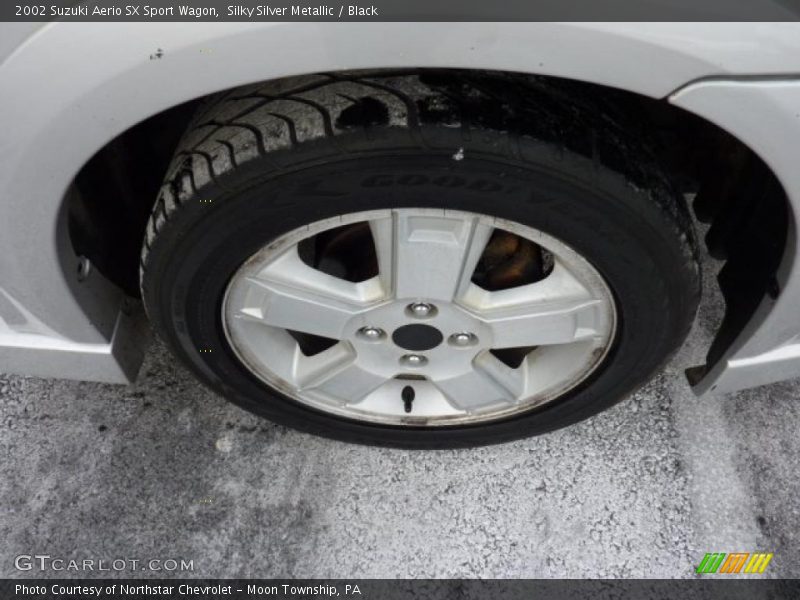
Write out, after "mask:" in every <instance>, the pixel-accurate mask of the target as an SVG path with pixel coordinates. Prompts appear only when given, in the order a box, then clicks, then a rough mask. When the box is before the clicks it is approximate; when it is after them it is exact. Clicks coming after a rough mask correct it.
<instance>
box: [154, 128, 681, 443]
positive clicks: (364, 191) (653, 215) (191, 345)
mask: <svg viewBox="0 0 800 600" xmlns="http://www.w3.org/2000/svg"><path fill="white" fill-rule="evenodd" d="M398 145H399V144H398ZM532 158H533V159H534V160H532ZM200 200H206V201H205V202H201V201H200ZM209 200H210V201H209ZM190 202H191V204H190V205H187V206H184V207H181V211H180V218H179V219H174V220H173V221H170V222H167V223H165V225H164V230H163V231H161V232H159V236H158V238H157V239H156V241H155V243H154V244H153V246H152V247H151V248H150V253H149V257H148V265H147V266H148V268H147V270H146V271H145V280H144V283H143V290H144V296H145V303H146V305H147V306H148V307H149V309H148V310H149V313H150V315H151V317H152V318H153V320H154V322H155V325H156V328H157V330H158V331H159V332H160V333H161V335H162V336H164V337H166V338H167V340H168V341H169V343H170V344H171V345H172V346H173V348H175V349H176V350H177V352H178V353H179V355H180V356H181V357H182V358H183V359H184V360H185V361H186V362H187V363H188V364H189V365H190V366H191V367H192V369H193V370H194V371H195V372H196V373H197V374H198V375H200V377H201V378H202V379H203V380H204V381H205V382H207V383H208V384H209V385H211V386H212V387H213V388H214V389H215V390H217V391H219V392H220V393H222V394H223V395H225V396H227V397H228V398H229V399H230V400H232V401H233V402H235V403H236V404H238V405H240V406H242V407H244V408H246V409H248V410H251V411H253V412H255V413H258V414H260V415H263V416H265V417H267V418H269V419H271V420H274V421H276V422H279V423H282V424H285V425H288V426H291V427H294V428H298V429H301V430H305V431H309V432H313V433H316V434H320V435H324V436H327V437H333V438H336V439H341V440H347V441H354V442H363V443H370V444H381V445H392V446H406V447H426V448H436V447H454V446H474V445H480V444H486V443H493V442H500V441H505V440H510V439H515V438H519V437H524V436H529V435H532V434H536V433H543V432H546V431H549V430H552V429H555V428H558V427H562V426H565V425H568V424H571V423H574V422H576V421H579V420H581V419H584V418H586V417H588V416H591V415H592V414H595V413H597V412H599V411H601V410H603V409H604V408H607V407H608V406H610V405H612V404H614V403H615V402H617V401H619V400H620V399H622V398H623V397H624V396H625V395H626V394H627V393H629V392H630V391H631V390H632V389H634V388H635V387H636V386H637V385H638V384H640V383H641V382H642V381H645V380H646V379H647V378H648V377H649V376H650V375H651V374H652V373H653V371H654V370H655V369H657V368H658V367H659V366H660V365H661V364H662V362H663V361H664V360H665V358H666V357H667V356H668V355H669V354H670V353H671V352H672V351H673V350H674V349H675V347H676V346H677V345H678V344H679V343H680V341H681V340H682V338H683V335H685V332H686V330H687V326H688V325H687V323H686V320H687V305H688V304H687V299H686V297H687V294H689V295H690V292H691V291H692V290H691V289H690V288H691V287H692V286H693V285H695V284H696V282H693V281H691V280H690V277H689V276H688V275H687V269H686V266H685V264H684V263H685V257H684V256H683V254H682V248H681V245H680V243H679V240H677V239H675V237H676V236H675V235H673V230H674V224H673V223H671V222H670V221H669V219H668V218H667V217H666V216H665V215H664V212H663V210H660V209H659V207H658V206H657V204H656V203H655V202H653V201H652V199H651V198H648V197H647V195H646V193H643V192H642V191H640V190H636V189H634V188H632V187H631V186H630V185H629V184H628V183H627V182H626V181H625V179H624V178H623V177H621V176H618V175H616V174H614V173H613V172H611V171H609V170H607V169H598V168H597V165H595V164H593V163H592V162H591V161H589V160H586V159H584V158H582V157H579V156H573V155H566V156H565V155H564V154H563V153H553V152H552V151H550V150H548V149H547V148H544V147H539V146H538V145H536V146H534V147H532V148H529V149H528V151H527V156H526V160H525V161H524V162H523V161H517V160H514V159H511V158H509V157H508V156H503V157H498V156H497V154H496V153H494V152H486V151H482V150H480V149H478V150H474V151H470V152H467V154H466V157H465V158H464V159H463V160H454V159H453V157H452V155H451V154H450V153H446V154H445V153H442V152H438V151H433V150H432V151H429V152H424V151H419V150H417V151H416V152H414V153H409V152H406V151H404V150H403V149H402V148H401V149H400V150H394V151H393V150H387V149H386V148H381V149H379V150H375V151H371V152H370V151H359V152H352V153H349V154H346V155H343V156H342V155H340V156H336V157H333V156H330V155H328V156H324V157H320V156H316V155H315V154H314V152H310V153H309V156H307V157H305V160H297V161H296V164H295V168H293V169H287V168H282V169H275V168H274V163H272V162H271V163H270V164H266V161H265V160H264V159H256V160H253V161H251V162H250V163H247V164H245V165H243V166H242V167H240V168H238V169H236V170H233V171H232V172H230V173H228V174H227V175H226V176H225V177H223V178H220V179H219V180H218V181H216V182H214V183H213V184H211V185H209V186H207V187H206V188H204V189H203V190H202V198H200V197H197V198H193V199H192V200H191V201H190ZM386 208H442V209H453V210H459V211H469V212H475V213H482V214H488V215H491V216H495V217H498V218H501V219H509V220H511V221H515V222H518V223H521V224H524V225H527V226H529V227H533V228H535V229H539V230H541V231H544V232H545V233H547V234H549V235H551V236H553V237H555V238H557V239H559V240H560V241H562V242H563V243H565V244H566V245H568V246H570V247H572V248H573V249H574V250H576V251H577V252H578V253H579V254H581V255H582V256H583V257H584V258H586V259H587V260H588V261H589V262H590V263H591V264H592V265H593V266H594V268H595V269H596V270H597V271H598V272H599V273H600V274H601V275H602V276H603V278H604V279H605V281H606V283H607V284H608V285H609V287H610V289H611V290H612V292H613V294H614V296H615V300H616V304H617V317H618V323H617V337H616V340H615V341H614V345H613V348H612V350H611V351H610V352H609V354H608V356H607V358H606V360H605V361H604V363H603V365H601V366H600V367H599V368H598V369H597V370H596V371H595V372H594V373H593V374H592V376H591V377H590V378H588V379H587V380H586V381H584V382H583V383H582V384H581V385H580V386H579V387H577V388H575V389H573V390H571V391H569V392H568V393H567V394H566V395H564V396H562V397H561V398H559V399H557V400H555V401H553V402H550V403H548V404H546V405H544V406H543V407H541V408H538V409H534V410H532V411H530V412H527V413H523V414H520V415H516V416H514V417H512V418H508V419H504V420H499V421H494V422H489V423H483V424H479V425H469V426H458V427H436V428H410V427H392V426H384V425H375V424H367V423H360V422H357V421H354V420H349V419H345V418H342V417H339V416H334V415H331V414H327V413H323V412H321V411H318V410H315V409H313V408H311V407H308V406H306V405H304V404H301V403H300V402H297V401H295V400H292V399H290V398H287V397H285V396H283V395H282V394H280V393H278V392H277V391H276V390H274V389H271V388H268V386H266V385H265V384H264V383H263V382H261V381H260V380H258V379H257V378H256V377H255V376H254V375H252V374H251V373H250V372H249V371H248V370H247V369H246V368H245V367H244V366H242V365H241V364H240V363H239V361H238V360H237V359H236V357H235V355H234V353H233V351H232V350H231V348H230V347H229V345H228V343H227V341H226V339H225V335H224V331H223V328H222V324H221V313H222V309H221V303H222V297H223V296H224V291H225V289H226V287H227V284H228V281H229V280H230V278H231V276H232V275H233V273H234V272H235V271H236V270H237V269H238V268H239V266H241V264H242V263H243V262H244V261H245V260H247V259H248V258H249V257H250V256H251V255H253V254H254V253H255V252H257V251H258V250H259V249H260V248H262V247H263V246H265V245H267V244H269V243H270V242H271V241H272V240H275V239H276V238H278V237H280V236H281V235H283V234H285V233H287V232H289V231H291V230H294V229H296V228H298V227H301V226H303V225H305V224H308V223H311V222H315V221H319V220H322V219H326V218H329V217H335V216H338V215H341V214H345V213H352V212H360V211H367V210H378V209H386Z"/></svg>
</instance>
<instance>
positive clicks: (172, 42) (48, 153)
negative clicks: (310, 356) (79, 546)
mask: <svg viewBox="0 0 800 600" xmlns="http://www.w3.org/2000/svg"><path fill="white" fill-rule="evenodd" d="M6 26H7V25H6V24H2V25H0V31H5V29H4V28H5V27H6ZM16 31H17V35H18V32H19V31H20V30H19V29H17V30H16ZM3 37H4V36H3V35H0V38H3ZM310 41H313V43H309V42H310ZM365 48H369V49H370V51H369V52H365V51H364V49H365ZM590 49H591V50H590ZM756 49H757V50H756ZM789 49H795V50H789ZM2 51H5V52H9V51H10V54H8V55H7V56H5V58H4V59H3V55H0V60H3V62H2V64H0V107H2V111H0V131H2V132H3V135H2V136H0V156H2V157H3V160H2V161H0V213H1V214H2V215H3V218H2V219H0V292H2V293H0V370H3V371H21V372H25V373H29V374H36V375H41V376H57V377H70V378H75V379H96V380H103V381H119V382H122V381H127V380H129V379H131V378H132V377H133V376H134V375H135V372H136V370H137V368H138V363H139V361H140V360H141V355H142V344H143V342H142V341H141V338H140V335H139V332H141V331H142V329H143V328H144V327H143V324H142V322H141V321H140V320H137V319H136V318H135V316H134V315H131V314H129V313H131V311H130V310H129V309H127V308H125V307H124V298H123V297H122V295H121V293H120V292H119V291H118V290H116V289H115V288H114V287H113V286H111V285H110V284H109V283H108V282H106V281H104V280H103V278H102V277H101V276H100V275H99V274H98V273H96V272H89V273H88V274H87V273H83V272H80V271H81V269H79V268H78V265H79V261H78V258H77V257H76V256H74V254H73V253H72V250H71V247H70V244H69V241H68V240H67V234H66V226H65V218H64V214H63V206H64V200H65V197H66V194H68V193H69V191H70V184H71V182H72V180H73V178H74V176H75V174H76V173H77V172H78V171H79V170H80V168H81V167H82V166H83V164H85V162H86V161H87V160H88V159H89V158H90V157H91V156H92V155H93V154H94V153H95V152H96V151H97V150H99V149H100V148H102V147H103V145H105V144H106V143H107V142H108V141H109V140H111V139H112V138H113V137H115V136H116V135H118V134H119V133H121V132H123V131H125V130H126V129H127V128H129V127H131V126H132V125H134V124H135V123H137V122H139V121H141V120H143V119H146V118H147V117H149V116H151V115H153V114H156V113H158V112H160V111H162V110H164V109H166V108H168V107H171V106H174V105H177V104H179V103H181V102H184V101H186V100H189V99H193V98H197V97H199V96H202V95H205V94H208V93H211V92H215V91H219V90H222V89H226V88H230V87H234V86H238V85H243V84H246V83H250V82H254V81H260V80H267V79H273V78H279V77H285V76H289V75H298V74H304V73H311V72H317V71H331V70H340V69H345V68H346V69H359V68H385V67H404V66H409V65H413V66H425V67H451V68H452V67H456V68H457V67H462V68H485V69H496V70H506V71H521V72H528V73H537V74H543V75H555V76H560V77H568V78H572V79H577V80H583V81H587V82H592V83H598V84H603V85H608V86H612V87H617V88H621V89H625V90H629V91H633V92H637V93H640V94H643V95H647V96H651V97H657V98H663V97H666V96H668V95H669V94H670V93H671V92H672V91H674V90H676V89H678V88H681V87H682V86H684V85H686V84H687V83H689V82H691V81H693V80H697V79H700V78H704V77H709V76H717V77H723V76H726V77H732V76H739V75H745V76H752V75H764V74H767V75H773V74H786V73H789V74H791V73H798V72H800V38H799V37H798V36H797V29H796V27H795V26H794V25H793V24H789V23H787V24H770V25H769V26H768V27H765V26H760V25H758V24H735V23H729V24H708V23H705V24H688V23H687V24H683V23H675V24H667V23H656V24H642V23H628V24H625V23H617V24H602V23H588V24H580V23H562V24H555V23H194V24H192V26H191V27H187V26H186V25H185V24H181V23H104V24H103V26H102V27H97V26H92V25H90V24H81V23H50V24H47V25H45V26H44V27H41V28H39V29H38V30H37V31H36V32H35V33H33V35H30V37H28V38H27V39H26V40H25V41H24V42H22V43H20V44H19V45H17V46H16V47H15V49H13V51H12V50H11V48H9V47H8V46H7V45H6V44H5V43H0V52H2ZM41 82H47V85H46V86H43V85H40V84H41ZM43 90H46V93H45V91H43ZM688 108H689V109H690V110H691V106H688ZM752 112H753V113H754V114H752V115H751V117H750V118H751V119H755V120H759V117H758V116H757V115H756V114H755V113H757V112H758V111H755V110H754V111H752ZM707 118H708V117H707ZM723 126H724V125H723ZM773 133H774V135H776V136H782V135H785V133H784V132H783V131H774V132H773ZM740 139H742V138H740ZM742 141H744V142H745V143H747V139H742ZM790 196H792V199H793V202H798V194H796V193H795V194H792V193H790ZM109 201H113V199H109Z"/></svg>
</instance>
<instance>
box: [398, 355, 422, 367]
mask: <svg viewBox="0 0 800 600" xmlns="http://www.w3.org/2000/svg"><path fill="white" fill-rule="evenodd" d="M400 364H401V365H403V366H406V367H412V368H413V367H423V366H425V365H426V364H428V359H427V358H425V357H424V356H422V355H421V354H405V355H403V356H401V357H400Z"/></svg>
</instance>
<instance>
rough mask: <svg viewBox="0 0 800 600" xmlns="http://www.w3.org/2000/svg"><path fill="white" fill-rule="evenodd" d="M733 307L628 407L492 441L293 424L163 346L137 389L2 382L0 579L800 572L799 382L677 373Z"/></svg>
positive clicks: (712, 314) (711, 317) (708, 310)
mask: <svg viewBox="0 0 800 600" xmlns="http://www.w3.org/2000/svg"><path fill="white" fill-rule="evenodd" d="M715 268H716V265H715V264H713V263H709V264H708V265H706V271H707V276H708V277H707V282H709V283H710V279H711V276H712V274H713V271H714V269H715ZM709 291H710V292H712V291H713V288H711V287H710V286H709ZM720 311H721V307H720V302H719V300H718V299H717V298H716V297H715V296H714V295H713V293H709V295H708V296H707V300H706V301H705V303H704V306H703V308H702V309H701V312H700V316H699V318H698V321H697V323H696V325H695V328H694V331H693V332H692V334H691V336H690V339H689V340H688V342H687V345H686V347H685V348H684V349H683V350H682V351H681V353H680V354H679V355H678V356H676V357H675V359H674V360H673V361H672V363H671V364H670V366H669V367H668V368H667V369H666V370H665V371H664V372H663V373H662V374H661V375H659V376H658V377H657V378H656V379H655V380H653V381H652V382H651V383H650V384H649V385H647V386H646V387H645V388H644V389H642V390H641V391H640V392H638V393H637V394H635V395H634V396H633V397H631V398H630V399H628V400H627V401H625V402H624V403H622V404H620V405H618V406H617V407H615V408H614V409H612V410H610V411H607V412H606V413H604V414H601V415H599V416H597V417H595V418H594V419H591V420H590V421H587V422H584V423H581V424H579V425H577V426H574V427H572V428H570V429H567V430H562V431H558V432H555V433H552V434H549V435H545V436H542V437H538V438H534V439H528V440H525V441H520V442H515V443H510V444H505V445H502V446H495V447H489V448H481V449H477V450H459V451H440V452H410V451H398V450H390V449H374V448H365V447H361V446H351V445H347V444H343V443H337V442H331V441H327V440H323V439H317V438H314V437H311V436H308V435H305V434H299V433H295V432H293V431H288V430H286V429H284V428H281V427H277V426H274V425H272V424H270V423H268V422H264V421H260V420H259V419H257V418H255V417H253V416H251V415H250V414H248V413H245V412H244V411H242V410H240V409H238V408H235V407H233V406H230V405H228V404H227V403H226V402H225V401H224V400H222V399H221V398H218V397H216V396H215V395H213V394H211V393H210V392H208V391H206V390H205V389H204V388H203V387H202V386H201V385H199V384H198V383H196V382H195V381H194V380H193V379H192V377H191V376H190V375H189V374H188V372H187V371H186V370H185V369H183V368H182V367H181V366H179V365H177V364H176V363H175V361H174V360H173V359H172V358H171V357H170V355H169V353H168V352H167V350H166V349H165V348H164V347H163V346H162V345H159V344H157V345H155V346H154V347H153V348H152V349H151V351H150V352H149V355H148V358H147V360H146V364H145V366H144V368H143V370H142V374H141V377H140V379H139V382H138V383H137V384H136V385H134V386H132V387H127V388H126V387H116V386H108V385H99V384H90V383H74V382H65V381H45V380H38V379H32V378H23V377H11V376H0V457H2V460H1V461H0V540H3V542H2V544H0V577H13V576H18V575H37V576H58V575H61V576H63V575H76V573H68V572H60V573H57V572H52V571H49V572H45V573H39V572H37V571H32V572H28V573H20V572H19V571H17V570H16V569H15V568H14V557H16V556H17V555H20V554H36V553H38V554H49V555H51V556H53V557H61V558H66V559H71V558H72V559H84V558H88V559H94V560H98V559H103V560H106V561H108V562H110V561H111V560H114V559H119V558H128V559H131V558H135V559H151V558H156V559H162V560H163V559H168V558H177V559H181V558H182V559H184V560H192V561H193V565H194V571H193V572H192V573H188V574H190V575H192V576H195V577H233V576H249V577H255V576H258V577H409V576H410V577H477V576H480V577H486V578H488V577H691V576H693V573H694V568H695V566H696V565H697V563H698V562H699V561H700V559H701V558H702V556H703V554H704V553H705V552H712V551H720V552H748V551H769V552H774V553H775V557H774V559H773V560H772V563H771V565H770V566H769V568H768V570H767V575H769V576H773V577H777V576H784V577H788V576H794V577H797V576H800V566H798V565H800V542H799V541H798V536H797V533H798V532H799V531H800V505H799V504H798V502H797V498H798V496H800V480H798V477H797V465H798V464H799V463H798V461H799V460H800V436H798V435H797V432H798V430H800V403H799V402H798V396H800V382H798V381H794V382H789V383H783V384H778V385H773V386H770V387H764V388H761V389H758V390H754V391H748V392H744V393H740V394H738V395H731V396H720V397H716V396H710V397H707V398H704V399H702V400H698V399H696V398H695V397H693V395H692V394H691V392H690V391H689V389H688V386H687V385H686V383H685V382H684V379H683V376H682V374H681V371H682V369H683V367H684V366H687V365H689V364H691V363H692V362H694V361H697V360H699V358H700V357H701V356H702V354H703V348H704V347H705V344H707V342H708V340H709V336H710V333H711V331H713V327H714V324H715V323H716V322H717V321H718V319H719V317H720ZM91 574H92V573H82V574H81V575H91ZM122 574H124V575H125V576H139V575H151V576H152V575H158V576H163V575H165V573H158V574H154V573H138V572H136V571H134V572H131V571H125V572H123V573H122ZM104 575H106V576H107V575H109V573H104Z"/></svg>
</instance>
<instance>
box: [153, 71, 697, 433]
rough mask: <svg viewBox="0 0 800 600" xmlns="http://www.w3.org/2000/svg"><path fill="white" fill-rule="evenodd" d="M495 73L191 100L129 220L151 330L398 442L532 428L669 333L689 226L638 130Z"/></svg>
mask: <svg viewBox="0 0 800 600" xmlns="http://www.w3.org/2000/svg"><path fill="white" fill-rule="evenodd" d="M567 92H568V89H566V90H565V88H564V87H563V86H560V85H558V84H555V83H552V82H547V81H544V80H539V79H535V78H529V77H521V76H507V75H500V74H493V73H471V74H467V73H461V72H457V71H452V72H427V71H418V72H401V73H390V72H378V73H347V74H337V75H319V76H309V77H303V78H294V79H288V80H282V81H279V82H272V83H267V84H261V85H254V86H249V87H246V88H240V89H238V90H233V91H231V92H227V93H225V94H222V95H219V96H216V97H214V98H211V99H210V100H208V101H207V102H206V103H205V104H204V105H203V106H201V108H200V109H199V110H198V113H197V116H196V117H195V120H194V122H193V124H192V126H191V127H190V129H189V131H188V132H187V133H186V135H185V136H184V139H183V141H182V142H181V144H180V147H179V150H178V152H177V154H176V157H175V160H174V163H173V165H172V167H171V169H170V172H169V174H168V175H167V178H166V182H165V185H164V187H163V188H162V190H161V193H160V195H159V198H158V200H157V202H156V204H155V207H154V210H153V214H152V217H151V220H150V223H149V225H148V229H147V235H146V240H145V244H144V249H143V255H142V294H143V298H144V301H145V306H146V308H147V311H148V314H149V315H150V317H151V320H152V321H153V323H154V325H155V327H156V329H157V331H158V332H159V333H160V335H161V336H162V337H163V338H164V339H165V340H167V342H168V343H169V345H170V346H171V347H172V349H173V350H174V351H175V352H176V354H177V355H178V356H179V357H180V358H181V359H183V360H184V361H185V362H186V364H188V365H189V366H190V367H191V368H192V369H193V370H194V372H195V373H197V374H198V375H199V377H200V378H201V379H202V380H204V381H205V382H206V383H208V384H209V385H210V386H211V387H212V388H213V389H215V390H217V391H218V392H220V393H221V394H223V395H224V396H226V397H227V398H229V399H230V400H231V401H233V402H235V403H237V404H238V405H240V406H242V407H244V408H246V409H248V410H251V411H253V412H255V413H257V414H260V415H263V416H264V417H266V418H268V419H271V420H273V421H275V422H278V423H282V424H285V425H288V426H291V427H294V428H298V429H301V430H304V431H309V432H312V433H316V434H319V435H324V436H328V437H333V438H337V439H341V440H347V441H352V442H361V443H369V444H380V445H393V446H402V447H414V448H440V447H442V448H443V447H456V446H471V445H479V444H487V443H494V442H500V441H504V440H509V439H514V438H518V437H522V436H529V435H533V434H537V433H542V432H546V431H549V430H552V429H554V428H557V427H562V426H565V425H568V424H571V423H574V422H576V421H579V420H581V419H584V418H586V417H589V416H591V415H593V414H595V413H597V412H599V411H601V410H602V409H604V408H607V407H609V406H611V405H612V404H614V403H615V402H617V401H619V400H620V399H622V398H623V397H624V396H625V395H626V394H628V393H630V392H631V390H633V389H634V388H635V387H636V386H638V385H640V384H641V383H642V382H644V381H647V379H648V378H649V377H650V376H651V375H652V374H653V372H654V371H655V370H656V369H658V368H659V366H660V365H662V364H663V363H664V361H665V360H666V359H667V357H668V356H669V355H670V353H671V352H672V351H674V350H675V349H676V348H677V347H678V345H679V344H680V343H681V341H682V340H683V339H684V337H685V335H686V334H687V332H688V329H689V327H690V325H691V322H692V319H693V316H694V312H695V310H696V306H697V301H698V296H699V289H700V288H699V269H698V266H697V260H696V257H695V248H694V237H693V233H692V230H691V223H690V220H689V218H688V216H687V212H686V210H685V207H684V206H683V204H682V202H681V198H680V197H679V196H678V195H677V194H676V193H675V192H674V191H673V190H672V189H671V187H670V185H669V183H668V181H667V179H666V177H665V176H664V174H663V173H662V171H661V170H660V169H659V168H658V165H657V163H656V161H655V160H654V159H653V158H652V156H651V154H650V152H649V150H648V147H647V143H646V140H644V139H643V138H642V137H641V136H640V135H632V134H629V133H628V132H629V131H630V129H629V128H628V127H626V125H625V123H624V119H622V120H620V118H618V117H617V116H615V115H614V114H613V111H611V110H610V109H608V108H607V107H605V106H604V105H602V104H601V103H596V102H588V101H579V100H576V99H574V97H573V95H572V94H569V93H567Z"/></svg>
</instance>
